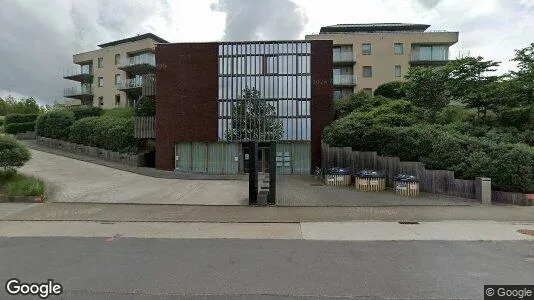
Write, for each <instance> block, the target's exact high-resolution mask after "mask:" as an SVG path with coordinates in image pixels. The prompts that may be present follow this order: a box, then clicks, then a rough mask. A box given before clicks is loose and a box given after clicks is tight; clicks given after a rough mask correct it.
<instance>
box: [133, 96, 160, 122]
mask: <svg viewBox="0 0 534 300" xmlns="http://www.w3.org/2000/svg"><path fill="white" fill-rule="evenodd" d="M135 115H136V116H138V117H143V116H144V117H150V116H154V115H156V103H155V102H154V100H151V99H150V98H148V97H145V96H142V97H141V98H139V100H138V101H137V103H136V104H135Z"/></svg>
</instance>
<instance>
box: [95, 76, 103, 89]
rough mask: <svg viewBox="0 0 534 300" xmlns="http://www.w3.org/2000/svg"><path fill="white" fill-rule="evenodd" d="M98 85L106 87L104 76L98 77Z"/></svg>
mask: <svg viewBox="0 0 534 300" xmlns="http://www.w3.org/2000/svg"><path fill="white" fill-rule="evenodd" d="M97 84H98V87H104V77H98V82H97Z"/></svg>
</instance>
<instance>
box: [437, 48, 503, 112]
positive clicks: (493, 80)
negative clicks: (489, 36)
mask: <svg viewBox="0 0 534 300" xmlns="http://www.w3.org/2000/svg"><path fill="white" fill-rule="evenodd" d="M499 65H500V62H496V61H492V60H484V58H483V57H481V56H479V57H476V58H475V57H465V58H462V59H457V60H453V61H451V62H449V63H448V64H447V66H446V67H445V71H446V72H447V74H448V78H447V81H446V89H447V94H448V95H449V97H451V99H453V100H458V101H460V102H462V103H464V104H465V105H466V106H467V107H469V108H475V109H477V114H478V116H479V117H480V115H482V116H483V117H484V118H485V117H486V114H487V111H488V110H490V109H492V108H493V107H494V106H495V104H496V103H498V100H499V98H501V97H502V96H503V95H502V94H501V92H502V90H501V89H500V85H499V79H500V78H499V77H498V76H486V73H488V72H493V71H495V70H496V69H495V68H496V67H498V66H499Z"/></svg>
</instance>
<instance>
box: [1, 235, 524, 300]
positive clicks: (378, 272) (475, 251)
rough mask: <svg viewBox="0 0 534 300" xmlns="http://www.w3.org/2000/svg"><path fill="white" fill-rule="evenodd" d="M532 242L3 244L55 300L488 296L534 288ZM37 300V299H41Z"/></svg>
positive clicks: (5, 273)
mask: <svg viewBox="0 0 534 300" xmlns="http://www.w3.org/2000/svg"><path fill="white" fill-rule="evenodd" d="M532 246H533V243H532V242H529V241H506V242H460V241H390V242H385V241H365V242H347V241H343V242H340V241H302V240H223V239H217V240H212V239H205V240H198V239H196V240H188V239H184V240H175V239H172V240H169V239H135V238H117V239H113V240H107V239H103V238H50V237H49V238H0V266H2V267H1V268H0V283H1V285H0V298H1V299H25V298H18V297H17V298H12V297H8V295H6V294H5V292H4V291H3V285H4V282H6V280H7V279H8V278H12V277H17V278H19V279H21V280H23V281H24V282H43V281H45V280H46V279H48V278H51V279H54V280H55V281H57V282H60V283H61V284H62V285H63V287H64V289H65V293H64V294H63V295H62V296H61V297H53V298H50V299H336V297H345V298H342V299H347V298H348V299H482V298H483V285H484V284H532V283H533V282H532V278H534V267H533V266H534V262H533V260H532V259H533V258H534V247H532ZM32 299H36V298H35V297H34V298H32Z"/></svg>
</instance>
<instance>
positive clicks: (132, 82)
mask: <svg viewBox="0 0 534 300" xmlns="http://www.w3.org/2000/svg"><path fill="white" fill-rule="evenodd" d="M142 86H143V79H142V78H140V77H137V78H130V79H126V80H124V81H121V82H119V83H117V89H119V90H129V89H136V88H141V87H142Z"/></svg>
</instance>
